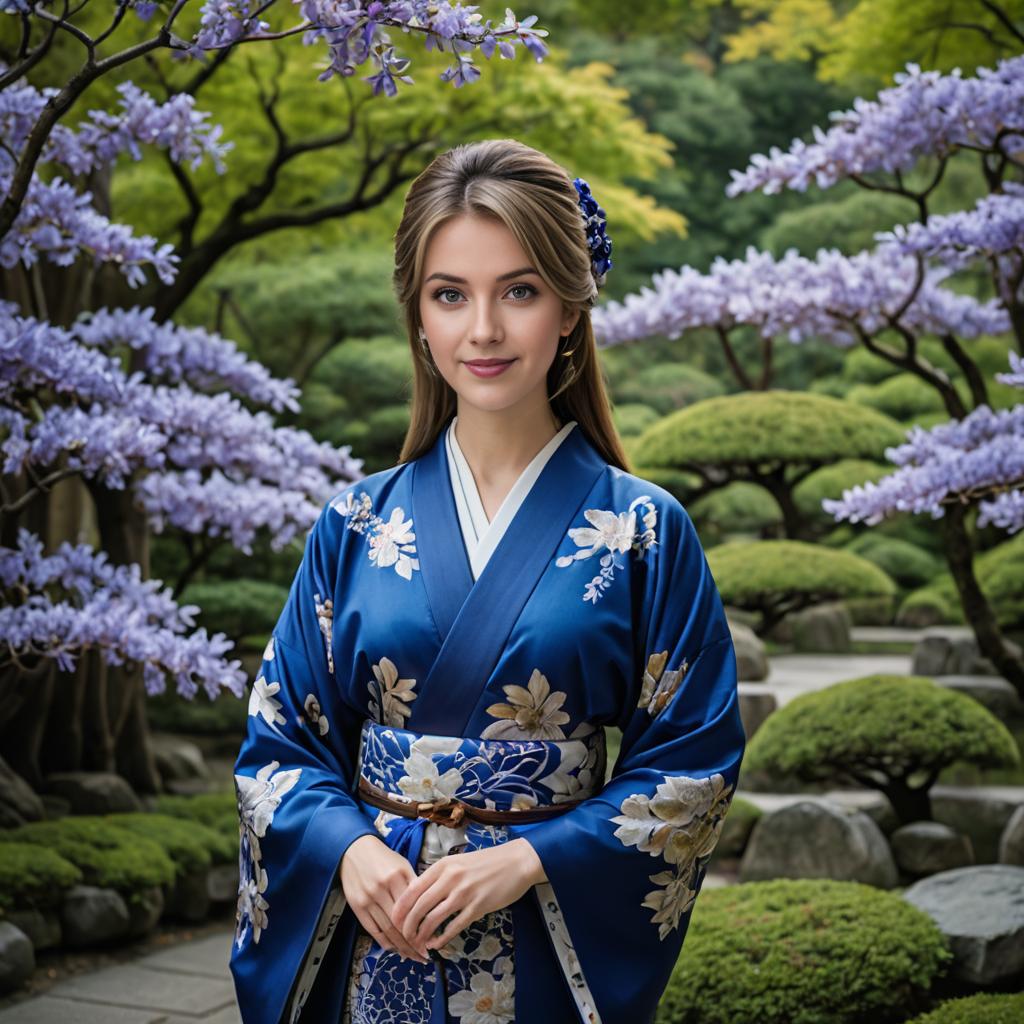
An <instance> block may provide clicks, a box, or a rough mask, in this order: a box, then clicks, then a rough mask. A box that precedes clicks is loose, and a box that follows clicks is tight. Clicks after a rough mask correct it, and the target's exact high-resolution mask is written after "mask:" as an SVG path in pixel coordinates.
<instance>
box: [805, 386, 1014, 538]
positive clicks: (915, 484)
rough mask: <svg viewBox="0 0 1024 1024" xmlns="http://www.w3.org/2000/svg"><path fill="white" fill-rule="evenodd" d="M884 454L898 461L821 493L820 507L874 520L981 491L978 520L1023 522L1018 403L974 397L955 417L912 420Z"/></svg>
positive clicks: (932, 509)
mask: <svg viewBox="0 0 1024 1024" xmlns="http://www.w3.org/2000/svg"><path fill="white" fill-rule="evenodd" d="M885 455H886V458H888V459H889V461H890V462H893V463H895V464H896V465H897V466H899V467H900V468H899V469H897V470H896V471H895V472H893V473H890V474H889V475H888V476H885V477H883V478H882V479H881V480H879V481H878V482H876V483H873V482H868V483H865V484H861V485H858V486H856V487H852V488H849V489H847V490H845V491H843V497H842V498H841V499H832V498H825V499H824V500H823V501H822V508H824V509H825V511H826V512H829V513H830V514H832V515H834V516H835V517H836V519H837V520H843V519H848V520H850V522H853V523H856V522H864V523H867V524H869V525H874V524H875V523H879V522H881V521H882V520H883V519H884V518H885V517H886V516H887V515H889V514H890V513H893V512H914V513H921V512H928V513H930V514H931V516H932V518H933V519H939V518H941V517H942V516H943V515H944V514H945V513H944V509H943V506H944V505H945V504H948V503H949V502H951V501H959V502H963V503H967V502H969V501H975V500H978V499H983V500H981V501H980V505H979V516H978V525H979V526H985V525H986V524H987V523H988V522H990V521H991V522H993V523H995V524H996V525H998V526H1001V527H1002V528H1003V529H1006V530H1008V531H1009V532H1010V533H1015V532H1016V531H1017V530H1020V529H1021V528H1024V501H1022V500H1021V499H1022V495H1021V491H1020V488H1021V487H1024V405H1017V406H1014V407H1013V408H1012V409H1000V410H998V411H996V412H993V411H992V410H991V409H990V408H989V407H988V406H987V405H982V406H979V407H978V408H977V409H975V410H974V411H973V412H972V413H970V415H968V416H967V417H966V419H963V420H954V421H952V422H950V423H943V424H941V425H939V426H937V427H933V428H932V429H931V430H924V429H922V428H921V427H913V428H912V429H911V431H910V433H909V434H908V435H907V442H906V443H905V444H902V445H899V446H898V447H895V448H887V449H886V452H885ZM1010 495H1012V497H1011V496H1010ZM992 496H995V497H994V498H993V497H992Z"/></svg>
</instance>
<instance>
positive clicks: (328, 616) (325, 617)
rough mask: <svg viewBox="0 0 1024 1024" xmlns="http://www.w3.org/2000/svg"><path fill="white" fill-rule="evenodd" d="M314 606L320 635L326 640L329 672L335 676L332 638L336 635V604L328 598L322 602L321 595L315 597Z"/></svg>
mask: <svg viewBox="0 0 1024 1024" xmlns="http://www.w3.org/2000/svg"><path fill="white" fill-rule="evenodd" d="M313 604H314V606H315V608H316V621H317V623H318V624H319V626H320V635H321V636H322V637H323V638H324V646H325V647H326V648H327V671H328V672H330V674H331V675H332V676H333V675H334V645H333V642H332V636H333V633H334V602H333V601H332V600H331V599H330V598H327V600H326V601H321V600H320V595H319V594H314V595H313Z"/></svg>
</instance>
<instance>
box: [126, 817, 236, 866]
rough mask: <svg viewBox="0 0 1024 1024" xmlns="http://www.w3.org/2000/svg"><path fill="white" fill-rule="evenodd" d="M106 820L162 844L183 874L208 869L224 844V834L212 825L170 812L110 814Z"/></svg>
mask: <svg viewBox="0 0 1024 1024" xmlns="http://www.w3.org/2000/svg"><path fill="white" fill-rule="evenodd" d="M106 820H107V821H109V822H110V824H111V825H114V826H116V827H117V828H123V829H127V830H128V831H129V832H131V833H132V834H134V835H137V836H145V837H146V838H147V839H152V840H153V841H154V842H156V843H159V844H160V846H161V847H163V849H164V850H165V851H166V853H167V855H168V856H169V857H170V858H171V860H172V861H174V866H175V869H176V872H177V874H179V875H182V874H188V873H189V872H192V871H199V870H201V869H203V868H208V867H209V866H210V864H211V863H212V862H213V858H212V854H213V851H214V850H215V849H217V848H218V846H219V844H220V837H219V836H218V835H217V833H216V832H215V831H214V830H213V829H212V828H208V827H207V826H206V825H201V824H200V823H199V822H198V821H185V820H183V819H181V818H173V817H171V816H170V815H167V814H159V813H157V814H151V813H147V812H140V813H136V814H108V815H107V816H106Z"/></svg>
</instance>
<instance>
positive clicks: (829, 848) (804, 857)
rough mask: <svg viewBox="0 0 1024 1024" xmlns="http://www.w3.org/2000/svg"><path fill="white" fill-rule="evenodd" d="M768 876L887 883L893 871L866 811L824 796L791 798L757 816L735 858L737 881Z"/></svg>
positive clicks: (891, 883)
mask: <svg viewBox="0 0 1024 1024" xmlns="http://www.w3.org/2000/svg"><path fill="white" fill-rule="evenodd" d="M769 878H834V879H839V880H844V881H853V882H864V883H866V884H867V885H875V886H878V887H879V888H882V889H891V888H893V887H894V886H896V885H897V884H898V881H899V873H898V872H897V870H896V863H895V861H894V860H893V856H892V852H891V851H890V849H889V844H888V843H887V842H886V839H885V836H884V835H883V834H882V830H881V829H880V828H879V827H878V826H877V825H876V824H875V822H874V821H872V820H871V818H869V817H868V815H866V814H864V813H863V812H862V811H858V810H853V809H851V808H846V807H843V806H842V805H841V804H838V803H832V802H827V801H824V800H797V801H795V802H794V803H791V804H787V805H786V806H784V807H781V808H779V810H777V811H772V812H771V813H769V814H765V815H764V816H763V817H762V818H761V819H760V820H759V821H758V822H757V824H756V825H755V826H754V830H753V832H752V833H751V836H750V841H749V842H748V843H747V848H746V850H745V851H744V854H743V859H742V860H741V861H740V870H739V880H740V881H741V882H753V881H762V880H765V879H769Z"/></svg>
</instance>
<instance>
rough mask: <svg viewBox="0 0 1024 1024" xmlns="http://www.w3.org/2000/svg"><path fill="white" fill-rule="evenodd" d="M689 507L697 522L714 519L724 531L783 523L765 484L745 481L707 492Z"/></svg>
mask: <svg viewBox="0 0 1024 1024" xmlns="http://www.w3.org/2000/svg"><path fill="white" fill-rule="evenodd" d="M687 511H688V512H689V513H690V515H691V517H692V518H693V520H694V522H698V521H699V522H702V523H713V524H714V525H715V526H716V527H717V528H718V531H719V532H720V533H753V534H756V533H758V532H759V531H761V530H764V529H768V528H774V527H778V526H780V525H781V523H782V513H781V512H780V511H779V506H778V505H777V504H776V502H775V499H774V498H773V497H772V496H771V495H770V494H769V493H768V492H767V491H766V490H765V489H764V488H763V487H759V486H758V485H757V484H748V483H744V482H743V481H737V482H736V483H734V484H728V485H727V486H725V487H722V488H719V489H718V490H717V491H712V492H711V493H710V494H705V495H704V496H703V497H701V498H698V499H697V500H696V501H694V502H693V503H692V504H691V505H690V506H689V507H688V508H687ZM703 537H704V535H703V534H701V538H702V539H703Z"/></svg>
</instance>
